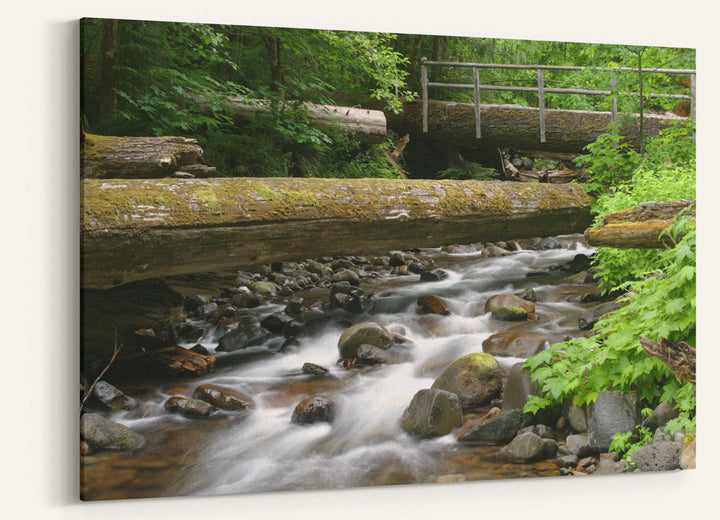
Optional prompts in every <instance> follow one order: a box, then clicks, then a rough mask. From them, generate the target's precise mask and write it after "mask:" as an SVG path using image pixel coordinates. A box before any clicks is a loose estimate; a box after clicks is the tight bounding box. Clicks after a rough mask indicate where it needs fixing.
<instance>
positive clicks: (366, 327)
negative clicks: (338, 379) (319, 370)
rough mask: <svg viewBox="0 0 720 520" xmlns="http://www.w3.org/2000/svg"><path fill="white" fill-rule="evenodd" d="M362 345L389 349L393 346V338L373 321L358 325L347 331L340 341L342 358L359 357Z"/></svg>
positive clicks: (339, 348) (339, 346)
mask: <svg viewBox="0 0 720 520" xmlns="http://www.w3.org/2000/svg"><path fill="white" fill-rule="evenodd" d="M360 345H372V346H374V347H377V348H381V349H387V348H390V347H391V346H392V345H393V336H392V334H390V332H388V330H387V329H386V328H385V327H383V326H382V325H380V324H378V323H374V322H371V321H366V322H363V323H358V324H357V325H353V326H352V327H350V328H349V329H347V330H345V332H343V333H342V335H341V336H340V339H338V350H339V351H340V357H342V358H344V359H352V358H355V357H357V353H358V349H359V348H360Z"/></svg>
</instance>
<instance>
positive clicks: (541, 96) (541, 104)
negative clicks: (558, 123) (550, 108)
mask: <svg viewBox="0 0 720 520" xmlns="http://www.w3.org/2000/svg"><path fill="white" fill-rule="evenodd" d="M537 77H538V80H537V82H538V108H539V110H540V142H541V143H544V142H545V80H544V78H543V70H542V69H538V70H537Z"/></svg>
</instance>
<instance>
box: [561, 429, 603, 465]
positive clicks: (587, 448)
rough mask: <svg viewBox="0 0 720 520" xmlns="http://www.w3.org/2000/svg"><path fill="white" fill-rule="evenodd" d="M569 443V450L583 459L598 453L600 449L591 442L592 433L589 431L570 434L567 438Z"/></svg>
mask: <svg viewBox="0 0 720 520" xmlns="http://www.w3.org/2000/svg"><path fill="white" fill-rule="evenodd" d="M565 443H566V444H567V450H568V451H569V452H570V453H572V454H573V455H577V457H578V458H580V459H582V458H585V457H590V456H592V455H597V453H598V450H597V448H594V447H593V446H592V445H591V444H590V435H588V434H587V433H578V434H575V435H568V436H567V437H566V438H565Z"/></svg>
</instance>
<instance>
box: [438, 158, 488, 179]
mask: <svg viewBox="0 0 720 520" xmlns="http://www.w3.org/2000/svg"><path fill="white" fill-rule="evenodd" d="M493 175H497V171H496V170H495V169H494V168H487V167H485V166H482V165H480V164H478V163H474V162H469V161H462V162H461V163H460V164H459V166H458V167H454V168H447V169H445V170H441V171H439V172H437V174H436V176H435V178H436V179H452V180H460V181H467V180H474V181H489V180H493Z"/></svg>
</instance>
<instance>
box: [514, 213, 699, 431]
mask: <svg viewBox="0 0 720 520" xmlns="http://www.w3.org/2000/svg"><path fill="white" fill-rule="evenodd" d="M683 233H685V235H684V236H683V237H682V239H680V240H679V241H678V243H677V245H676V246H675V247H674V248H672V249H666V250H662V251H660V252H659V253H657V256H658V263H659V266H658V267H659V269H658V270H657V271H656V272H654V273H652V274H651V275H648V276H646V277H645V278H644V279H642V280H638V281H635V282H630V283H628V284H626V288H627V289H628V290H629V291H628V293H627V294H626V296H625V297H624V298H623V299H624V301H625V303H626V305H625V306H624V307H622V308H621V309H619V310H617V311H615V312H614V313H610V314H608V315H605V316H604V317H603V318H602V319H601V320H600V321H598V323H597V324H596V325H595V327H594V328H593V332H594V335H593V336H591V337H590V338H576V339H572V340H570V341H566V342H563V343H558V344H555V345H553V346H552V347H551V348H550V349H549V350H547V351H544V352H541V353H540V354H538V355H536V356H534V357H532V358H530V359H529V360H528V361H527V363H526V366H527V367H528V368H529V369H530V371H531V377H532V378H533V380H535V381H537V382H538V383H539V384H540V387H541V389H542V391H543V396H535V397H533V398H532V399H531V400H530V401H529V402H528V403H527V405H526V406H525V411H527V412H530V413H535V412H537V411H538V410H539V409H541V408H544V407H546V406H549V405H552V404H555V403H562V402H564V401H566V400H568V399H572V400H573V402H574V403H575V404H578V405H580V404H587V403H590V402H593V401H594V400H595V399H596V398H597V396H598V394H599V393H600V392H601V391H603V390H622V391H628V390H635V391H637V392H638V394H639V396H640V397H641V399H642V401H643V402H644V403H646V404H647V405H648V406H649V407H654V406H656V405H657V404H658V403H659V402H660V401H663V400H669V401H674V402H675V403H676V405H675V407H676V409H677V410H678V411H679V413H680V416H679V417H678V418H677V419H675V420H674V421H673V422H672V423H671V424H670V425H668V428H669V429H670V430H672V429H680V428H683V429H685V430H688V431H690V430H694V428H695V396H694V386H693V385H691V384H690V383H687V384H682V383H680V382H679V381H678V380H677V379H676V378H675V376H674V375H673V374H672V372H670V370H669V369H668V368H667V367H666V366H665V365H664V364H662V363H661V362H660V361H659V360H657V359H655V358H653V357H650V356H648V355H647V354H646V353H645V351H644V350H643V348H642V347H641V346H640V342H639V339H638V337H639V336H641V335H642V336H646V337H649V338H650V339H652V340H657V338H658V337H660V336H662V337H665V338H668V339H670V340H671V341H686V342H688V343H689V344H691V345H695V320H696V307H695V306H696V300H695V276H696V272H695V244H696V236H695V226H694V224H693V223H692V222H691V220H690V218H689V217H686V216H682V217H680V218H679V219H678V220H677V222H676V223H675V224H674V225H673V226H672V227H671V229H670V230H669V234H670V235H671V236H672V237H674V238H675V239H678V238H679V237H680V236H681V235H682V234H683ZM625 441H627V439H626V440H625ZM618 442H621V440H620V439H619V440H618Z"/></svg>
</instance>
